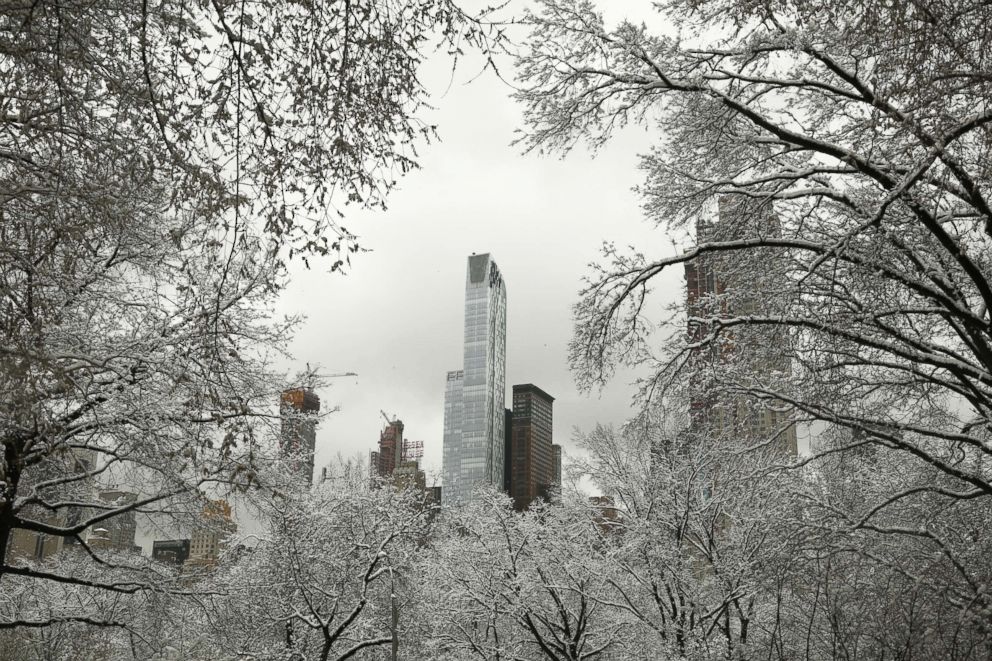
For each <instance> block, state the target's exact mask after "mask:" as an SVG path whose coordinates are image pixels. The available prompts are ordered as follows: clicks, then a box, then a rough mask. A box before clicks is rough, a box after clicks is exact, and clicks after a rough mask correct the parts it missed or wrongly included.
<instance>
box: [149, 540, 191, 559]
mask: <svg viewBox="0 0 992 661" xmlns="http://www.w3.org/2000/svg"><path fill="white" fill-rule="evenodd" d="M189 543H190V540H188V539H162V540H156V541H154V542H152V560H157V561H159V562H164V563H166V564H172V565H182V564H183V563H184V562H186V560H188V559H189Z"/></svg>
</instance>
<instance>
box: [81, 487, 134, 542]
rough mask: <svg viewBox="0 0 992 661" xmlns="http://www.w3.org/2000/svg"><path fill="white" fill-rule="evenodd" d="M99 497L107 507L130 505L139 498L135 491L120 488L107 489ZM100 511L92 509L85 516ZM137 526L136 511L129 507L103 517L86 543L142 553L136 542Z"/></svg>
mask: <svg viewBox="0 0 992 661" xmlns="http://www.w3.org/2000/svg"><path fill="white" fill-rule="evenodd" d="M98 497H99V499H100V501H101V502H102V503H104V504H105V505H106V507H112V508H121V507H128V506H130V505H132V504H133V503H134V501H136V500H137V498H138V496H137V494H135V493H132V492H130V491H121V490H119V489H105V490H103V491H100V492H99V494H98ZM99 512H100V510H94V509H90V510H89V511H88V512H87V513H86V515H85V516H93V515H94V514H97V513H99ZM137 528H138V524H137V519H136V515H135V512H134V510H133V509H129V510H127V511H126V512H122V513H120V514H116V515H114V516H112V517H110V518H108V519H103V520H102V521H100V522H99V523H97V524H96V525H94V526H93V528H92V529H90V531H89V534H88V535H87V538H86V543H87V544H88V545H89V546H90V547H91V548H94V549H105V550H108V551H118V552H121V553H135V552H139V553H140V551H141V548H140V547H138V546H136V545H135V543H134V536H135V533H136V532H137Z"/></svg>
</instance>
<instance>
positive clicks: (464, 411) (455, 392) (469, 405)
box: [442, 254, 506, 505]
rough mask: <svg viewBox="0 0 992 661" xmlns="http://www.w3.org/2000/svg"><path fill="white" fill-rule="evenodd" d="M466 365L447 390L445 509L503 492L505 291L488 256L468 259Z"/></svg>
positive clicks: (450, 380) (451, 377)
mask: <svg viewBox="0 0 992 661" xmlns="http://www.w3.org/2000/svg"><path fill="white" fill-rule="evenodd" d="M464 359H465V363H464V367H463V369H462V370H460V371H457V372H449V373H448V381H447V386H446V388H445V405H444V410H445V422H444V430H445V433H444V455H443V460H442V461H443V468H442V473H443V478H444V491H443V492H442V493H443V503H444V504H445V505H454V504H457V503H463V502H466V501H468V500H469V499H470V498H471V496H472V493H473V491H474V490H475V489H476V488H478V487H479V486H482V485H492V486H495V487H497V488H501V487H502V486H503V472H504V456H503V454H504V446H505V437H504V433H505V430H504V425H505V422H504V408H503V405H504V401H505V399H506V285H505V284H504V282H503V276H502V275H501V274H500V272H499V268H498V267H497V266H496V262H494V261H493V259H492V257H491V256H490V255H489V254H483V255H472V256H471V257H469V258H468V272H467V274H466V279H465V353H464ZM459 375H460V376H459Z"/></svg>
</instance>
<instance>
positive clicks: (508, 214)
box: [280, 0, 683, 475]
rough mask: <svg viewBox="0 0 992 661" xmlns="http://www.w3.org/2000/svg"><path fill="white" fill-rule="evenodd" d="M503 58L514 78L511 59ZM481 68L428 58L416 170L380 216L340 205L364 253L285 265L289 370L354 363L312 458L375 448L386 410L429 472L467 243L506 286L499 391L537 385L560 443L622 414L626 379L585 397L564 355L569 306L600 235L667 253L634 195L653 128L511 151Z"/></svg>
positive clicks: (457, 345)
mask: <svg viewBox="0 0 992 661" xmlns="http://www.w3.org/2000/svg"><path fill="white" fill-rule="evenodd" d="M604 4H609V5H611V6H612V5H618V6H613V7H612V8H611V13H610V14H608V19H614V20H615V19H617V18H619V17H620V14H621V12H623V11H637V12H638V13H639V14H640V15H647V14H646V12H647V10H648V9H649V7H650V2H648V1H647V0H644V1H641V0H638V1H636V2H623V3H612V2H611V3H604ZM500 66H501V69H502V72H503V74H504V76H507V77H509V76H511V75H512V66H511V63H510V61H509V60H508V59H503V60H502V61H500ZM478 70H479V66H478V64H474V63H471V62H463V63H462V65H460V66H459V68H458V70H457V71H456V73H455V76H454V79H453V81H452V80H451V76H450V67H449V63H448V62H446V61H445V60H444V58H434V59H433V60H431V61H430V62H428V63H427V65H426V66H425V71H424V80H425V82H426V83H427V84H428V86H429V89H431V90H432V91H433V92H435V93H436V96H435V97H434V99H433V105H434V106H435V110H434V111H432V112H429V113H425V114H424V118H425V120H427V121H429V122H431V123H435V124H437V125H438V128H439V134H440V138H441V140H440V141H439V142H437V143H435V144H432V145H430V146H429V147H426V148H424V149H423V150H422V151H421V165H422V168H421V169H420V170H419V171H417V172H414V173H412V174H410V175H408V176H406V177H405V178H404V179H403V180H402V181H401V182H400V187H399V189H398V190H397V191H395V193H394V194H393V196H392V197H391V199H390V204H389V209H388V211H385V212H363V211H358V210H355V209H345V212H346V214H347V218H346V220H345V222H344V224H345V226H346V227H348V229H349V230H351V231H352V232H355V233H357V234H358V235H359V236H360V237H361V243H362V245H363V246H364V247H366V248H368V249H370V251H371V252H367V253H362V254H358V255H355V256H353V257H352V265H351V268H350V269H349V270H348V272H347V275H344V276H342V275H340V274H328V273H327V272H326V267H327V266H328V265H327V264H324V265H320V264H319V263H316V264H314V268H313V270H310V271H306V270H304V269H302V267H298V268H296V269H294V273H293V282H292V284H291V286H290V287H289V289H288V291H287V292H286V293H285V295H284V297H283V299H282V302H281V308H280V312H283V313H297V312H304V313H305V314H306V315H307V317H308V319H307V321H306V322H305V324H304V325H303V326H302V327H301V328H300V330H299V332H298V334H297V335H296V338H295V341H294V342H293V344H292V352H293V355H294V359H295V361H296V362H295V366H296V367H297V368H302V367H303V366H304V365H305V363H307V362H309V363H311V364H319V365H320V366H321V367H322V371H323V372H324V373H328V374H331V373H338V372H355V373H357V374H358V377H357V378H352V377H347V378H339V379H334V380H333V383H332V387H331V388H328V389H325V390H323V391H322V392H320V393H319V394H320V396H321V400H322V408H324V409H325V410H326V409H329V408H332V407H334V406H339V407H340V411H339V412H337V413H334V414H331V415H329V416H327V417H325V418H324V419H323V420H322V422H321V425H320V427H319V428H318V432H317V457H316V465H317V466H318V467H319V466H322V465H325V464H326V463H327V462H328V461H330V460H331V459H332V458H333V457H334V456H335V454H336V453H338V452H341V453H342V454H344V455H346V456H347V455H353V454H354V453H356V452H359V451H361V452H367V451H369V450H372V449H373V448H375V447H376V443H377V441H378V437H379V431H380V430H381V429H382V427H383V424H384V421H383V419H382V417H381V415H380V413H379V411H380V409H382V410H385V411H386V412H387V413H388V414H389V415H390V416H397V417H399V418H400V419H402V420H403V422H404V424H405V426H406V432H405V436H406V437H407V438H410V439H414V440H423V441H424V448H425V452H424V461H423V465H424V467H425V468H426V469H427V470H428V472H429V474H430V473H431V472H435V473H437V474H438V475H439V474H440V469H441V439H442V423H443V402H444V384H445V373H446V372H447V371H448V370H454V369H461V366H462V348H463V347H462V342H463V338H462V334H463V310H464V295H465V291H464V288H465V284H464V281H465V268H466V258H467V257H468V255H469V254H471V253H472V252H478V253H483V252H489V253H491V254H492V255H493V257H494V258H495V260H496V263H497V264H498V265H499V267H500V270H501V271H502V273H503V277H504V279H505V281H506V285H507V384H506V385H507V392H508V393H509V391H510V388H511V386H512V385H513V384H516V383H534V384H536V385H537V386H539V387H540V388H542V389H544V390H546V391H547V392H548V393H550V394H551V395H553V396H554V397H555V398H556V399H555V403H554V439H555V442H557V443H561V444H563V445H564V446H565V448H566V453H567V452H568V451H569V449H570V446H571V438H572V434H573V429H574V428H576V427H578V428H582V429H588V428H590V427H591V426H593V425H594V424H595V423H596V422H604V423H610V422H612V423H620V422H623V420H624V419H625V418H626V417H627V416H628V414H629V410H630V406H629V405H630V397H631V394H632V392H633V389H632V388H631V387H630V385H629V382H630V380H631V376H630V375H622V376H620V377H618V378H617V380H616V381H615V382H614V383H613V384H612V385H611V386H610V387H609V388H607V389H606V390H604V391H603V392H602V393H592V394H591V395H589V396H586V395H582V394H580V393H579V392H578V390H577V389H576V386H575V384H574V381H573V379H572V376H571V374H570V373H569V370H568V365H567V362H566V353H567V345H568V341H569V338H570V335H571V330H572V319H571V306H572V305H573V304H574V303H575V302H576V300H577V292H578V290H579V288H580V286H581V279H582V276H583V275H585V274H586V273H587V272H588V268H587V265H588V263H589V262H590V261H593V260H595V259H597V257H598V255H599V248H600V246H601V244H602V242H603V241H604V240H611V241H615V242H616V243H617V244H619V245H627V244H631V245H635V246H637V247H638V248H639V249H641V250H643V251H644V252H646V253H648V254H659V255H661V254H665V253H668V252H670V251H671V247H670V241H669V239H668V238H667V237H666V236H665V234H664V233H663V232H662V231H660V230H656V229H654V228H653V227H652V226H651V225H650V224H649V223H648V222H647V221H645V220H643V219H642V214H641V211H640V208H639V201H638V198H637V195H636V194H635V193H634V192H633V191H632V188H633V187H634V186H635V185H636V184H637V183H639V181H640V179H641V175H640V172H639V171H638V169H637V164H638V160H637V154H638V153H641V152H644V151H646V150H647V149H648V148H649V146H650V144H651V139H650V135H649V133H648V132H647V131H646V130H644V129H636V128H635V129H629V130H627V131H625V132H624V133H622V134H620V135H619V136H618V137H617V138H616V139H615V140H613V141H612V142H611V143H610V144H609V145H608V146H607V147H606V148H605V149H603V150H602V151H600V152H599V153H597V154H596V155H595V157H592V155H591V154H590V153H589V152H588V151H586V150H585V149H580V150H577V151H575V152H574V153H572V154H570V155H569V156H568V157H567V158H565V159H564V160H562V159H559V158H557V157H546V156H545V157H541V156H538V155H535V154H530V155H522V154H521V148H520V147H519V146H517V147H514V146H511V142H512V141H513V139H514V131H515V130H517V129H518V128H519V127H521V125H522V120H521V109H520V108H519V107H518V106H517V105H516V104H515V102H514V101H513V100H512V99H511V98H510V97H509V94H510V92H511V90H510V88H509V87H508V86H507V85H506V84H505V83H503V82H502V81H500V80H499V79H498V78H497V77H496V76H495V75H493V74H492V73H491V72H487V73H486V74H484V75H482V76H481V77H478V78H477V79H476V80H474V81H473V82H471V83H470V84H469V83H468V80H469V79H471V78H472V77H474V76H475V75H476V74H477V73H478ZM449 81H450V86H449ZM446 88H447V91H445V90H446ZM673 275H674V276H675V277H670V278H669V279H668V280H667V281H666V283H665V285H664V287H665V288H668V289H670V296H672V297H674V296H677V295H679V291H680V288H681V287H682V284H683V283H682V278H681V276H680V275H679V274H678V273H675V274H673ZM659 303H660V301H659ZM318 471H319V468H318Z"/></svg>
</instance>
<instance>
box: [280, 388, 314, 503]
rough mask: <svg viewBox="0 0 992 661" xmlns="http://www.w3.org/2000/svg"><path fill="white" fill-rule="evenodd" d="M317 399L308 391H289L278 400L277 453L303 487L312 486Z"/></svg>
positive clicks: (301, 389) (307, 389) (306, 389)
mask: <svg viewBox="0 0 992 661" xmlns="http://www.w3.org/2000/svg"><path fill="white" fill-rule="evenodd" d="M319 412H320V397H318V396H317V395H316V393H314V392H313V391H312V390H310V389H309V388H291V389H289V390H285V391H283V393H282V395H280V397H279V417H280V420H281V422H282V428H281V430H280V434H279V451H280V453H281V454H282V456H283V458H284V459H286V460H287V461H288V463H289V467H290V470H291V471H292V472H293V473H294V474H296V475H297V476H298V477H299V478H300V479H301V480H303V481H305V482H306V484H312V483H313V453H314V447H315V445H316V441H317V414H318V413H319Z"/></svg>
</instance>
